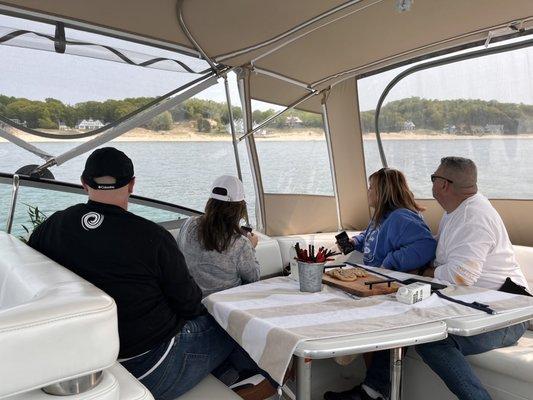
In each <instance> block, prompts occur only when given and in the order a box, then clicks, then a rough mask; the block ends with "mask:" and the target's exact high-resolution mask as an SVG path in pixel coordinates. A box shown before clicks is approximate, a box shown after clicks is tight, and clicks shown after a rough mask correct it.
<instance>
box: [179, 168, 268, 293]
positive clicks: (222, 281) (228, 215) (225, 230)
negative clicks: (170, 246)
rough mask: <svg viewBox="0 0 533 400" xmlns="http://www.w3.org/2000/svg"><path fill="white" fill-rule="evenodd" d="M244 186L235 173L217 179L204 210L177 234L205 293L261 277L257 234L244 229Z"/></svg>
mask: <svg viewBox="0 0 533 400" xmlns="http://www.w3.org/2000/svg"><path fill="white" fill-rule="evenodd" d="M245 211H246V203H245V201H244V187H243V185H242V183H241V181H240V180H239V179H237V178H235V177H233V176H229V175H223V176H221V177H219V178H217V179H216V180H215V182H214V183H213V188H212V189H211V194H210V195H209V200H208V201H207V204H206V206H205V214H204V215H202V216H200V217H191V218H189V219H188V220H187V221H186V222H185V224H183V226H182V228H181V230H180V233H179V234H178V246H179V248H180V250H181V252H182V253H183V255H184V256H185V260H186V261H187V266H188V267H189V271H190V273H191V275H192V277H193V278H194V280H195V281H196V283H197V284H198V286H200V288H201V289H202V293H203V296H204V297H205V296H209V295H210V294H211V293H215V292H218V291H220V290H225V289H229V288H232V287H234V286H238V285H242V284H246V283H251V282H255V281H257V280H259V277H260V271H259V263H258V262H257V259H256V257H255V246H257V241H258V238H257V236H256V235H254V234H252V233H248V234H246V236H244V234H245V233H244V232H242V231H241V229H240V227H239V223H240V221H241V219H242V218H243V217H244V213H245Z"/></svg>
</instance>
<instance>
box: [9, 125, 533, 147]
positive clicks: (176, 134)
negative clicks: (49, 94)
mask: <svg viewBox="0 0 533 400" xmlns="http://www.w3.org/2000/svg"><path fill="white" fill-rule="evenodd" d="M46 132H48V133H54V134H62V135H65V136H66V135H68V134H65V132H64V131H46ZM13 134H14V135H15V136H17V137H18V138H20V139H23V140H24V141H27V142H31V143H41V142H58V141H63V140H64V139H60V138H43V137H39V136H34V135H30V134H28V133H25V132H16V133H13ZM240 135H242V134H238V136H240ZM91 138H92V137H88V138H81V139H73V141H74V140H75V141H80V142H81V141H87V140H90V139H91ZM255 138H256V140H261V141H263V140H264V141H320V140H324V132H323V130H322V129H319V128H293V129H284V130H281V129H268V130H263V131H261V132H258V133H256V134H255ZM381 138H382V140H479V139H511V138H513V139H533V133H527V134H520V135H489V134H486V135H452V134H445V133H440V132H428V131H409V132H387V133H382V134H381ZM363 139H364V140H375V139H376V136H375V134H374V133H366V134H364V135H363ZM115 141H120V142H212V141H231V135H230V134H228V133H217V132H211V133H201V132H197V131H196V130H195V129H194V128H193V127H192V126H187V125H185V124H176V126H175V127H174V129H172V130H170V131H152V130H148V129H144V128H136V129H133V130H131V131H130V132H127V133H125V134H124V135H122V136H120V137H118V138H116V139H115ZM2 142H7V140H6V139H5V138H3V137H0V143H2Z"/></svg>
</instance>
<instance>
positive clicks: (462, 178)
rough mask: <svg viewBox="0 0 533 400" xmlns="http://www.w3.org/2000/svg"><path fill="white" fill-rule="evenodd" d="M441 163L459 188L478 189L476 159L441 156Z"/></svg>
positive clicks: (448, 176)
mask: <svg viewBox="0 0 533 400" xmlns="http://www.w3.org/2000/svg"><path fill="white" fill-rule="evenodd" d="M440 165H441V166H442V168H443V169H444V170H445V171H446V174H447V178H449V179H450V180H452V181H453V183H454V185H455V186H456V187H457V188H460V189H468V190H470V189H474V190H475V191H477V167H476V164H475V163H474V161H472V160H470V159H468V158H464V157H453V156H451V157H443V158H441V159H440Z"/></svg>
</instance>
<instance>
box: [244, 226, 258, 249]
mask: <svg viewBox="0 0 533 400" xmlns="http://www.w3.org/2000/svg"><path fill="white" fill-rule="evenodd" d="M240 228H241V233H242V235H243V236H246V237H247V238H248V240H249V241H250V243H252V247H253V248H254V249H255V247H256V246H257V242H259V237H258V236H257V235H254V234H253V233H252V228H251V227H249V226H244V225H243V226H241V227H240Z"/></svg>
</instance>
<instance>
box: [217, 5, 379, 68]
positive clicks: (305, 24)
mask: <svg viewBox="0 0 533 400" xmlns="http://www.w3.org/2000/svg"><path fill="white" fill-rule="evenodd" d="M360 1H361V0H351V1H348V2H345V3H342V4H341V5H339V6H336V7H334V8H331V9H329V10H327V11H326V12H323V13H322V14H320V15H317V16H316V17H313V18H311V19H308V20H307V21H304V22H302V23H301V24H298V25H296V26H295V27H293V28H291V29H289V30H287V31H285V32H283V33H281V34H279V35H277V36H275V37H273V38H270V39H268V40H265V41H263V42H260V43H257V44H254V45H252V46H248V47H245V48H243V49H240V50H236V51H233V52H231V53H226V54H222V55H220V56H218V57H217V58H216V60H217V62H221V61H224V60H227V59H229V58H233V57H237V56H240V55H242V54H246V53H249V52H250V51H254V50H258V49H261V48H263V47H265V46H269V45H271V44H274V43H276V42H278V41H280V40H282V39H284V38H287V37H289V39H288V40H286V41H284V42H282V43H281V44H280V45H279V46H278V47H277V48H276V50H278V49H279V48H281V47H283V46H285V45H286V44H288V43H290V41H291V38H290V36H291V35H293V34H295V33H297V32H298V31H300V30H302V29H304V28H306V27H308V26H311V25H312V24H314V23H316V22H318V21H320V20H322V19H324V18H327V17H329V16H331V15H332V14H335V13H337V12H339V11H342V10H344V9H346V8H348V7H350V6H352V5H354V4H356V3H359V2H360ZM380 1H383V0H379V1H378V2H380ZM357 11H358V10H357ZM357 11H356V12H357ZM351 13H352V12H350V13H348V14H346V15H350V14H351ZM330 23H331V21H328V22H326V23H324V24H323V25H321V26H320V27H323V26H326V25H328V24H330Z"/></svg>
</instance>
